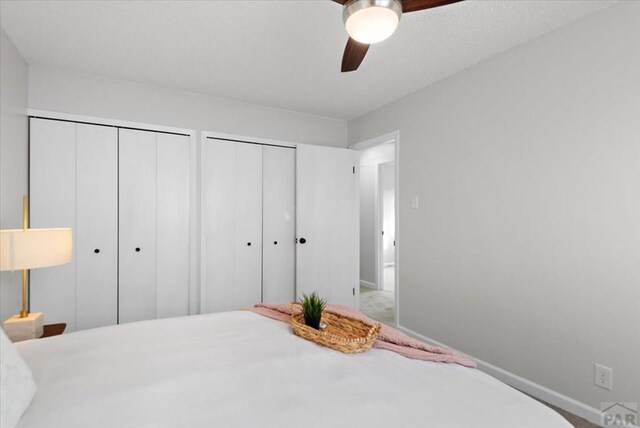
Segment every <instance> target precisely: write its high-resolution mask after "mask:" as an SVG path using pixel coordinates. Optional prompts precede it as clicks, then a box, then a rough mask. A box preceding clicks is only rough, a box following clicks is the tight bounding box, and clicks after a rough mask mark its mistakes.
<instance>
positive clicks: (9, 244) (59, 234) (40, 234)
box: [0, 196, 72, 342]
mask: <svg viewBox="0 0 640 428" xmlns="http://www.w3.org/2000/svg"><path fill="white" fill-rule="evenodd" d="M27 212H28V209H27V197H26V196H23V198H22V229H4V230H0V271H16V270H22V310H21V311H20V313H19V314H16V315H14V316H12V317H11V318H9V319H7V320H6V321H5V322H3V323H2V326H3V328H4V332H5V333H6V334H7V336H8V337H9V338H10V339H11V340H12V341H14V342H18V341H21V340H27V339H35V338H37V337H40V336H42V324H43V323H42V312H35V313H29V311H28V310H27V270H28V269H35V268H43V267H48V266H55V265H61V264H64V263H69V262H70V261H71V257H72V234H71V229H68V228H65V229H28V228H27V225H28V217H27Z"/></svg>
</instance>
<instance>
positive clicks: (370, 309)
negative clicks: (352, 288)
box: [360, 286, 395, 325]
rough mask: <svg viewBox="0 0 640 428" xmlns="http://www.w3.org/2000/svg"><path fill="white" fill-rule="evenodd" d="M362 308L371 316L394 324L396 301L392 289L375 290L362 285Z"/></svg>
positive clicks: (385, 322) (382, 321)
mask: <svg viewBox="0 0 640 428" xmlns="http://www.w3.org/2000/svg"><path fill="white" fill-rule="evenodd" d="M360 310H361V311H362V312H364V313H365V315H367V316H368V317H369V318H373V319H374V320H376V321H380V322H381V323H384V324H388V325H394V322H395V302H394V297H393V291H392V290H373V289H371V288H368V287H362V286H361V287H360Z"/></svg>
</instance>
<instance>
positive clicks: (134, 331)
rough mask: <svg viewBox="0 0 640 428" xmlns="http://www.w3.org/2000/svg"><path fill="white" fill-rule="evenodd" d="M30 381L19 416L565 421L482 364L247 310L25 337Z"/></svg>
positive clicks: (308, 424)
mask: <svg viewBox="0 0 640 428" xmlns="http://www.w3.org/2000/svg"><path fill="white" fill-rule="evenodd" d="M18 347H19V350H20V352H21V354H22V355H23V356H24V358H25V360H26V361H27V363H28V364H29V366H30V367H31V369H32V370H33V372H34V377H35V379H36V382H37V384H38V392H37V395H36V397H35V398H34V399H33V401H32V403H31V405H30V407H29V409H28V410H27V411H26V412H25V414H24V415H23V417H22V420H21V421H20V424H19V426H20V427H23V428H26V427H28V428H39V427H46V428H56V427H65V428H69V427H82V428H89V427H110V428H112V427H118V428H121V427H122V428H123V427H188V428H197V427H243V428H245V427H247V428H249V427H250V428H257V427H270V428H285V427H305V428H312V427H331V428H338V427H349V428H358V427H367V428H376V427H384V428H400V427H434V428H442V427H451V428H462V427H488V428H489V427H490V428H516V427H518V428H527V427H540V428H560V427H565V428H566V427H570V425H569V424H568V423H567V422H566V421H565V420H564V419H562V418H561V417H560V416H559V415H558V414H556V413H555V412H553V411H552V410H550V409H549V408H547V407H545V406H544V405H542V404H540V403H538V402H536V401H534V400H533V399H531V398H529V397H527V396H525V395H524V394H522V393H520V392H518V391H516V390H514V389H512V388H510V387H508V386H507V385H505V384H503V383H501V382H499V381H497V380H496V379H494V378H492V377H490V376H488V375H486V374H484V373H482V372H480V371H479V370H475V369H469V368H465V367H461V366H458V365H453V364H441V363H429V362H423V361H415V360H410V359H408V358H404V357H401V356H399V355H397V354H394V353H392V352H389V351H384V350H379V349H372V350H371V351H369V352H367V353H365V354H358V355H345V354H342V353H339V352H336V351H332V350H330V349H326V348H323V347H320V346H317V345H315V344H313V343H311V342H307V341H305V340H303V339H300V338H298V337H296V336H294V335H293V334H292V333H291V332H290V328H289V326H288V325H287V324H285V323H282V322H278V321H274V320H271V319H267V318H264V317H261V316H259V315H256V314H254V313H251V312H227V313H221V314H213V315H201V316H193V317H184V318H174V319H165V320H158V321H145V322H139V323H132V324H124V325H120V326H113V327H105V328H100V329H95V330H85V331H81V332H76V333H71V334H65V335H62V336H57V337H52V338H47V339H39V340H33V341H28V342H23V343H20V344H19V345H18Z"/></svg>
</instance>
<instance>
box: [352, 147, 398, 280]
mask: <svg viewBox="0 0 640 428" xmlns="http://www.w3.org/2000/svg"><path fill="white" fill-rule="evenodd" d="M359 155H360V161H359V162H360V174H359V179H360V281H364V282H367V283H370V284H376V203H377V197H376V192H377V191H378V190H377V189H378V187H377V181H378V165H380V164H381V163H385V162H393V160H394V157H395V147H394V144H393V143H386V144H382V145H379V146H375V147H372V148H370V149H366V150H363V151H361V152H360V153H359ZM376 286H377V284H376Z"/></svg>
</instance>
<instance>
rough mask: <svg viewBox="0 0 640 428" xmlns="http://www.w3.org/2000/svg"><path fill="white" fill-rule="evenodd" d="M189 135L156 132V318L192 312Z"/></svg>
mask: <svg viewBox="0 0 640 428" xmlns="http://www.w3.org/2000/svg"><path fill="white" fill-rule="evenodd" d="M189 162H190V145H189V137H186V136H181V135H171V134H162V133H158V134H157V180H158V182H157V207H158V209H157V270H156V278H157V280H156V287H157V297H156V298H157V307H156V309H157V317H158V318H164V317H175V316H183V315H188V314H189V224H190V223H189V200H190V199H189V198H190V197H189V179H190V174H189Z"/></svg>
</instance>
